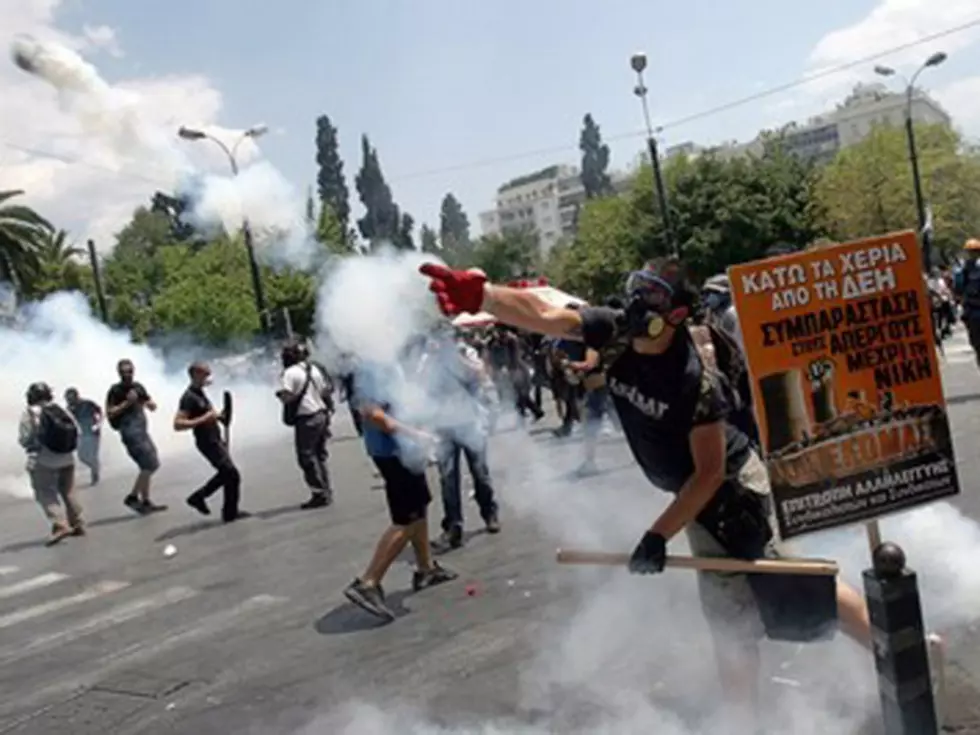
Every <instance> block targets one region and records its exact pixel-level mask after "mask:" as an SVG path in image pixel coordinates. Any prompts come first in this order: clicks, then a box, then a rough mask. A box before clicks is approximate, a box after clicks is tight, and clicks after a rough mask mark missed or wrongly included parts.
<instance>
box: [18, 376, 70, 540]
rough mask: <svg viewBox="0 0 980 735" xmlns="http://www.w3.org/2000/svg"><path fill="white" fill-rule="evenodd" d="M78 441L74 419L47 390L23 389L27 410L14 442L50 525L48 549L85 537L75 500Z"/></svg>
mask: <svg viewBox="0 0 980 735" xmlns="http://www.w3.org/2000/svg"><path fill="white" fill-rule="evenodd" d="M78 437H79V429H78V425H77V424H76V423H75V419H73V418H72V416H71V414H69V413H68V412H67V411H66V410H65V409H63V408H62V407H61V406H59V405H57V404H56V403H55V402H54V394H53V393H52V391H51V388H50V386H48V384H47V383H33V384H32V385H31V386H30V387H29V388H28V389H27V408H26V409H25V410H24V414H23V416H21V419H20V426H19V428H18V439H19V441H20V445H21V446H22V447H23V448H24V450H25V451H26V452H27V472H28V474H29V475H30V478H31V488H32V489H33V490H34V499H35V500H36V501H37V504H38V505H39V506H40V508H41V511H42V512H43V513H44V515H45V517H46V518H47V519H48V522H49V523H50V524H51V535H50V536H49V537H48V546H53V545H54V544H56V543H58V542H59V541H61V540H63V539H65V538H67V537H68V536H84V535H85V525H84V522H83V520H82V508H81V505H79V503H78V500H77V499H76V498H75V454H74V452H75V449H76V447H77V446H78ZM62 506H64V513H62Z"/></svg>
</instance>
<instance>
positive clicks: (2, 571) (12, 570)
mask: <svg viewBox="0 0 980 735" xmlns="http://www.w3.org/2000/svg"><path fill="white" fill-rule="evenodd" d="M19 571H20V567H0V577H6V576H7V575H8V574H16V573H17V572H19Z"/></svg>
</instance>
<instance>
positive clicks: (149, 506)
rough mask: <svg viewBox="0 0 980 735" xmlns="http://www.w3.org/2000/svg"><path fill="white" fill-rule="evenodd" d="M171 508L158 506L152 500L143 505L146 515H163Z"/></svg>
mask: <svg viewBox="0 0 980 735" xmlns="http://www.w3.org/2000/svg"><path fill="white" fill-rule="evenodd" d="M169 507H170V506H169V505H157V504H156V503H154V502H153V501H152V500H147V501H146V502H145V503H143V510H144V512H146V513H162V512H163V511H165V510H167V509H168V508H169Z"/></svg>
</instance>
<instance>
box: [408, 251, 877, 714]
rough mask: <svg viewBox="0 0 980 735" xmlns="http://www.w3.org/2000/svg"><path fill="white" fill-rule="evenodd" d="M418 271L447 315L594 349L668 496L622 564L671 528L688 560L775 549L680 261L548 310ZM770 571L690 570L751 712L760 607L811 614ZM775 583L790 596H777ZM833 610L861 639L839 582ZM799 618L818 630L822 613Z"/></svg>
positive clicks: (744, 442)
mask: <svg viewBox="0 0 980 735" xmlns="http://www.w3.org/2000/svg"><path fill="white" fill-rule="evenodd" d="M421 271H422V273H423V274H424V275H427V276H429V278H430V279H432V282H431V285H430V288H431V290H432V291H433V292H434V293H435V294H436V297H437V299H438V301H439V306H440V308H441V309H442V311H443V312H445V313H447V314H448V315H453V314H457V313H460V312H477V311H481V310H483V311H487V312H489V313H491V314H493V315H494V316H495V317H497V319H498V320H499V321H501V322H503V323H505V324H511V325H513V326H516V327H518V328H521V329H527V330H529V331H534V332H539V333H543V334H550V335H553V336H555V337H559V338H565V339H576V340H581V341H583V342H585V344H586V345H587V346H588V347H591V348H592V349H595V350H598V351H600V352H602V353H605V355H604V364H605V365H606V366H607V370H606V382H607V386H608V389H609V393H610V395H611V396H612V400H613V404H614V406H615V407H616V411H617V413H618V415H619V418H620V422H621V424H622V429H623V432H624V434H625V436H626V440H627V442H628V444H629V447H630V449H631V450H632V453H633V456H634V458H635V459H636V461H637V464H638V465H639V466H640V468H641V469H642V471H643V473H644V474H645V475H646V477H647V478H648V479H649V480H650V482H651V483H652V484H654V485H656V486H657V487H659V488H661V489H663V490H665V491H667V492H668V493H671V494H672V495H673V496H674V498H673V500H672V501H671V502H670V504H669V505H668V506H667V508H666V509H665V510H664V511H663V512H662V513H661V514H660V515H659V517H657V518H656V519H655V520H654V521H653V523H652V524H651V525H650V526H648V527H647V529H646V530H645V531H644V532H643V535H642V537H641V539H640V542H639V544H638V545H637V546H636V549H635V550H634V552H633V554H632V557H631V559H630V562H629V569H630V571H631V572H634V573H640V574H649V573H656V572H660V571H662V570H663V569H664V566H665V564H666V557H667V543H668V541H669V540H670V539H672V538H673V537H674V536H675V535H677V534H678V533H679V532H680V531H681V530H686V532H687V535H688V540H689V542H690V546H691V549H692V551H693V552H694V553H695V554H696V555H699V556H731V557H738V558H745V559H758V558H762V557H773V556H777V555H778V551H777V548H776V546H775V542H774V532H773V530H772V528H773V526H772V518H771V503H770V499H769V481H768V474H767V472H766V470H765V465H764V464H763V463H762V461H761V459H760V458H759V456H758V455H757V454H756V453H755V452H754V451H753V449H752V447H751V444H750V441H749V439H748V438H747V437H746V435H745V434H744V433H743V432H742V431H740V430H739V429H738V428H736V427H735V426H734V425H733V424H732V423H730V421H729V413H730V410H731V408H730V405H731V401H730V398H729V396H730V389H729V388H728V386H727V384H726V382H725V380H724V376H722V375H720V374H719V373H718V372H717V371H716V370H714V369H713V368H712V366H711V363H710V362H708V361H707V360H706V358H705V357H703V356H702V353H701V352H700V351H699V350H698V349H697V347H696V345H695V342H694V340H693V338H692V336H691V333H690V330H689V328H688V326H687V320H688V317H689V316H690V314H691V311H692V308H693V306H694V301H695V293H694V291H693V289H691V287H690V285H689V284H688V282H687V279H686V278H685V277H684V274H683V269H682V267H681V265H680V263H679V262H677V261H676V260H661V261H654V262H651V263H649V264H648V265H647V266H646V267H645V268H644V269H643V270H640V271H636V272H634V273H633V274H631V276H630V278H629V282H628V287H627V296H628V298H629V302H628V304H627V306H626V308H625V309H623V310H618V309H610V308H583V309H581V310H578V311H576V310H573V309H567V308H565V309H556V308H554V307H553V306H551V305H550V304H548V303H547V302H545V301H544V300H543V299H540V298H539V297H537V296H536V295H534V294H533V293H528V292H527V291H526V290H523V289H511V288H505V287H501V286H496V285H491V284H488V283H486V278H485V277H480V276H478V275H476V274H473V273H468V272H461V271H451V270H449V269H447V268H445V267H444V266H437V265H424V266H422V268H421ZM706 362H707V364H706ZM758 576H760V577H764V576H765V575H758ZM775 579H778V580H779V583H780V584H783V585H784V588H783V589H777V587H776V585H774V584H771V583H770V582H772V581H773V580H768V581H767V582H766V583H765V584H759V583H758V580H757V579H753V580H750V579H749V578H748V577H746V576H745V575H718V574H701V575H699V591H700V593H701V598H702V604H703V608H704V612H705V614H706V616H707V618H708V620H709V622H710V623H711V624H712V630H713V631H715V632H717V631H721V630H724V631H725V633H726V635H724V636H718V637H717V640H716V650H717V653H718V664H719V669H720V673H721V676H722V683H723V684H724V685H725V689H726V693H727V694H728V695H729V697H730V698H731V699H732V700H733V703H735V704H737V705H741V706H747V712H748V713H753V712H754V711H756V709H757V707H756V706H754V705H756V704H757V703H756V702H755V701H754V700H755V698H756V697H757V696H758V676H757V674H758V668H759V666H760V663H759V651H758V645H757V640H758V637H760V636H761V634H762V633H763V631H762V630H761V629H760V627H761V626H760V623H761V622H762V618H760V615H759V613H760V611H763V614H764V610H763V608H768V609H769V610H772V609H773V608H774V607H776V606H777V605H782V606H785V605H786V604H787V603H788V602H790V603H795V605H796V607H793V608H792V610H791V613H792V616H793V619H794V620H797V619H799V620H800V621H803V620H806V618H807V616H808V613H809V612H811V611H810V610H807V609H806V607H805V605H806V601H807V599H808V598H807V595H808V594H811V593H812V591H813V587H812V586H810V587H808V588H804V587H803V585H805V584H806V583H807V581H808V580H806V579H804V578H803V577H799V578H786V577H784V576H780V577H778V578H775ZM798 582H799V583H800V584H799V585H797V583H798ZM786 585H790V586H793V587H794V589H793V592H794V594H787V592H786V588H785V586H786ZM797 592H798V593H799V594H796V593H797ZM776 598H778V600H777V599H776ZM810 599H812V597H811V598H810ZM837 609H838V612H839V616H840V622H841V624H842V626H843V628H844V630H845V631H846V632H847V633H849V634H850V635H852V636H853V637H854V638H856V639H857V640H859V641H860V642H862V643H863V644H864V645H870V624H869V620H868V613H867V608H866V606H865V604H864V601H863V599H862V598H861V596H860V595H859V594H858V593H857V592H856V591H855V590H854V589H852V588H850V587H847V586H846V585H844V584H842V583H841V584H838V586H837ZM733 623H734V624H735V625H734V630H733ZM807 623H808V624H809V625H810V626H811V627H813V628H818V627H820V629H821V632H822V631H823V630H825V628H826V623H827V621H826V620H821V621H807ZM801 624H802V623H801ZM731 632H734V633H735V635H734V639H735V640H734V641H733V640H732V636H731V635H729V634H730V633H731ZM732 643H734V644H735V645H734V646H733V645H732ZM749 667H752V668H749ZM747 672H751V673H755V674H756V676H752V675H751V674H750V675H746V674H747ZM750 716H751V715H750Z"/></svg>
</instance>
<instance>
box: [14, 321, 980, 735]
mask: <svg viewBox="0 0 980 735" xmlns="http://www.w3.org/2000/svg"><path fill="white" fill-rule="evenodd" d="M947 362H948V365H947V367H946V370H945V372H946V381H947V387H948V392H949V394H950V397H951V403H952V408H951V411H952V416H953V421H954V425H955V429H956V433H957V449H958V452H959V457H960V461H961V473H962V478H963V481H964V485H965V487H966V490H967V492H966V493H965V495H964V497H963V498H961V499H960V500H959V501H958V505H959V506H960V508H961V509H962V510H963V511H964V512H965V513H967V514H969V515H970V516H972V517H973V518H978V517H980V499H978V498H977V496H976V493H975V490H974V488H975V482H974V481H973V479H972V478H974V477H977V473H978V472H980V461H978V459H977V454H978V453H977V452H976V450H975V448H974V447H973V446H972V445H973V442H974V438H973V437H975V436H977V429H978V428H980V426H977V425H976V424H977V423H978V422H980V420H978V418H977V412H976V406H977V404H976V403H975V402H974V401H975V399H978V398H980V375H977V371H976V369H975V367H974V365H973V362H972V356H971V355H969V354H968V353H965V352H964V351H963V348H962V339H961V338H958V342H957V344H954V345H952V346H951V347H950V349H949V350H948V357H947ZM337 433H338V438H337V440H336V441H334V442H333V444H332V460H331V462H332V464H331V467H332V470H333V474H334V479H335V484H336V487H337V502H336V503H335V505H334V506H333V507H331V508H329V509H324V510H317V511H312V512H309V511H307V512H304V511H299V510H298V507H297V506H298V504H299V502H301V501H302V500H303V499H304V494H305V492H304V490H303V489H302V487H301V483H300V481H299V475H298V471H297V470H296V468H295V466H294V464H293V459H292V455H291V450H290V447H289V443H288V441H287V438H286V437H285V436H284V437H283V440H282V441H277V442H274V443H270V444H268V445H265V446H260V447H237V450H238V451H237V453H238V455H239V457H238V458H239V462H240V465H241V467H242V470H243V473H244V475H245V478H246V486H245V489H244V493H245V497H246V501H247V503H246V504H247V507H249V508H250V509H251V510H253V511H256V512H257V517H256V518H254V519H251V520H249V521H245V522H242V523H240V524H234V525H231V526H223V525H222V524H220V522H214V521H203V522H202V520H201V519H199V517H197V516H195V515H194V514H193V513H192V512H191V511H189V510H188V509H186V508H184V507H182V499H183V497H184V495H186V493H187V491H188V490H189V489H190V488H191V487H192V486H193V485H195V484H196V483H198V482H199V481H200V480H202V479H203V478H204V476H205V475H206V469H205V467H204V466H203V463H202V461H200V460H198V459H197V458H196V457H195V456H193V455H182V456H176V457H169V458H165V459H166V462H165V468H164V469H163V470H162V471H161V473H160V476H159V478H158V482H157V486H156V495H157V497H158V499H160V500H163V501H166V502H170V503H171V505H172V506H173V507H172V509H171V510H170V511H169V512H168V513H165V514H161V515H158V516H153V517H150V518H137V517H134V516H132V515H131V514H130V513H129V512H128V511H126V510H125V509H124V508H123V507H122V505H121V498H122V495H123V494H124V492H125V489H126V485H127V483H128V482H129V479H130V478H129V477H128V476H127V475H126V474H121V475H118V474H117V475H112V474H111V473H110V476H109V477H108V478H107V480H106V481H105V482H104V483H103V485H102V486H100V487H98V488H93V489H87V488H86V489H83V499H84V501H85V506H86V511H87V514H88V516H89V519H90V521H91V535H90V536H89V537H88V538H85V539H70V540H68V541H66V542H65V543H64V544H62V545H60V546H58V547H55V548H53V549H47V548H44V547H43V546H42V545H41V544H40V543H39V542H38V536H39V534H41V533H43V531H44V528H43V524H42V521H41V519H40V516H39V515H38V513H37V510H36V508H35V507H34V506H33V505H32V504H30V503H23V502H21V503H4V504H3V505H2V506H0V692H3V693H4V696H3V697H2V698H0V733H3V734H4V735H6V734H8V733H9V734H11V735H13V734H16V735H27V734H28V733H30V734H36V735H61V734H62V733H66V734H67V733H71V734H72V735H88V734H89V733H92V734H94V733H106V732H112V733H114V734H118V735H137V734H140V735H150V734H152V735H156V734H158V733H188V734H193V735H210V734H212V733H213V734H215V735H217V734H218V733H222V734H224V733H229V732H241V733H246V734H247V735H253V734H254V735H272V734H273V733H276V734H278V733H290V734H292V733H303V734H304V735H307V734H309V735H312V733H321V732H322V733H344V732H350V733H389V732H390V733H396V732H397V733H406V732H420V733H421V732H426V733H428V732H432V730H429V727H433V728H434V727H435V726H437V725H444V726H451V727H453V728H456V727H465V726H467V725H471V726H473V727H476V726H484V725H486V723H488V722H491V723H494V724H495V725H496V726H498V727H499V728H500V729H501V730H502V731H507V732H513V731H528V730H527V728H531V729H532V730H533V731H534V732H559V731H560V732H575V731H580V732H601V731H608V732H616V733H620V732H625V733H630V732H644V731H656V732H658V733H666V734H667V735H671V734H672V733H677V734H678V735H681V734H684V735H693V733H695V732H698V731H699V730H697V729H681V728H680V726H679V725H678V726H677V729H674V728H675V724H676V718H677V717H681V718H684V719H685V720H686V721H688V722H689V723H697V722H698V721H699V720H703V719H704V717H705V716H706V713H710V710H711V702H712V701H713V696H714V690H713V688H712V685H711V682H712V681H713V676H712V663H711V662H712V659H711V652H710V648H709V644H708V642H707V641H708V636H707V631H706V629H705V627H704V624H703V622H702V619H701V616H700V613H699V611H698V607H697V602H696V597H695V589H694V584H693V579H692V577H691V576H690V575H689V574H688V573H686V572H670V573H668V574H665V575H663V576H662V577H661V578H659V579H657V580H652V581H650V582H645V581H644V582H638V581H636V580H635V579H632V578H630V577H628V575H625V574H621V573H618V572H615V571H610V570H604V569H598V570H597V569H586V570H570V569H560V568H557V567H556V565H555V564H554V563H553V562H552V558H553V551H554V548H555V546H556V545H558V544H559V543H566V544H571V543H577V544H578V545H582V546H594V547H606V548H613V549H615V548H621V547H624V546H628V545H630V544H631V542H632V541H633V540H634V537H635V536H636V534H637V529H638V528H642V526H643V524H645V523H646V519H647V518H649V517H650V516H651V515H652V513H653V512H655V510H656V507H655V506H656V504H657V503H660V502H662V499H661V498H658V497H657V496H656V495H654V494H652V493H651V492H650V491H649V490H648V489H647V488H646V487H645V485H644V483H643V481H642V479H641V478H640V477H639V475H638V473H637V472H636V470H635V469H634V468H633V467H632V466H631V463H630V462H629V458H628V456H627V454H626V451H625V449H624V447H623V445H622V443H621V442H620V441H619V440H617V439H616V438H614V437H609V438H607V439H605V440H604V443H603V446H602V450H601V455H600V458H601V464H602V466H603V470H604V471H603V474H602V475H600V476H599V477H597V478H594V479H591V480H588V481H586V480H578V479H576V478H575V477H574V476H573V475H572V474H571V470H572V469H573V468H574V467H575V465H576V463H577V461H578V460H579V458H580V444H578V443H577V441H576V440H574V439H572V440H570V441H566V442H559V441H557V440H555V439H553V438H551V437H550V435H549V434H548V432H547V431H545V430H544V428H543V427H542V428H535V429H532V430H531V431H530V432H528V431H526V430H514V431H507V432H504V433H503V434H501V435H500V436H499V437H498V438H497V439H495V441H494V445H493V453H492V463H493V466H494V474H495V477H496V480H497V482H498V485H499V488H500V494H501V497H502V500H503V507H504V513H503V520H504V523H505V528H504V532H503V533H502V534H501V535H500V536H496V537H489V536H486V535H484V534H481V533H475V534H473V535H472V537H471V538H470V539H469V541H468V543H467V546H466V547H465V548H464V549H463V550H461V551H459V552H454V553H453V554H451V555H448V556H446V557H445V558H444V563H445V564H446V565H449V566H452V567H453V568H455V569H457V570H458V571H459V572H460V573H461V579H460V581H459V582H457V583H454V584H450V585H446V586H444V587H441V588H437V589H434V590H429V591H426V592H424V593H422V594H419V595H411V594H406V592H405V590H406V588H407V587H408V578H409V575H410V567H409V566H408V564H407V562H406V563H399V564H398V565H396V567H395V568H393V570H392V572H391V577H390V579H389V580H388V582H387V587H388V590H389V597H390V598H391V599H392V601H393V603H394V605H395V606H396V607H397V609H398V611H399V619H398V620H397V621H396V622H395V623H393V624H391V625H388V626H383V627H379V626H378V625H377V624H376V623H375V622H374V621H373V620H372V619H370V618H367V617H365V616H364V615H363V614H362V613H360V612H359V611H357V610H354V609H351V608H350V607H349V606H348V605H347V604H345V603H344V602H343V598H342V597H341V594H340V591H341V589H342V588H343V586H344V585H345V584H346V583H347V582H348V581H349V580H350V579H351V578H352V577H353V576H355V575H356V574H358V573H359V572H360V571H361V567H362V565H363V564H364V563H365V562H366V560H367V558H368V555H369V554H370V552H371V548H372V546H373V544H374V541H375V539H376V536H377V534H378V532H379V531H380V530H381V529H382V528H383V527H384V526H385V524H386V517H385V512H384V504H383V498H382V497H381V495H380V493H379V492H378V491H377V489H375V488H372V477H371V472H370V467H369V465H368V462H367V460H366V458H365V457H364V454H363V451H362V448H361V446H360V444H359V442H357V441H356V440H353V439H352V438H351V436H350V430H349V426H348V425H347V424H346V422H345V421H344V420H343V419H342V420H341V421H340V425H339V427H338V432H337ZM468 510H469V511H470V512H471V518H473V519H474V520H476V513H475V508H472V507H468ZM947 511H948V513H953V511H952V510H949V509H947ZM947 511H943V512H947ZM432 515H433V517H435V518H438V516H439V513H438V510H437V508H436V507H435V506H434V512H433V514H432ZM930 517H931V516H930ZM937 517H939V518H946V517H947V516H944V515H941V514H940V515H939V516H937ZM902 523H903V521H902V519H899V520H898V521H896V522H895V524H892V526H886V528H896V529H898V530H897V531H896V533H898V532H900V531H901V530H902V529H903V528H906V527H905V526H903V525H901V524H902ZM896 524H897V525H896ZM474 529H476V526H474ZM942 531H943V529H942V528H940V529H939V536H940V537H941V536H942ZM960 531H963V529H962V528H960ZM845 533H848V534H850V536H847V540H848V541H849V542H855V543H856V544H857V547H858V548H860V547H861V540H860V533H859V532H857V531H847V532H845ZM963 533H967V534H968V533H969V527H968V528H967V529H966V531H963ZM961 536H962V533H961ZM912 541H914V540H912ZM912 541H910V543H911V542H912ZM168 543H173V544H175V545H176V546H177V547H178V549H179V553H178V554H177V556H176V557H174V558H172V559H167V558H165V557H164V556H163V555H162V553H161V552H162V549H163V547H164V546H165V545H166V544H168ZM820 543H824V542H820ZM827 543H829V542H827ZM834 543H837V542H836V541H835V542H834ZM963 543H966V544H969V543H971V541H970V538H967V540H966V541H964V542H963ZM972 543H975V545H974V547H973V548H977V547H980V531H978V532H977V537H976V539H974V541H973V542H972ZM818 546H819V543H818ZM920 546H921V545H920ZM961 546H962V544H961ZM957 548H960V547H957ZM909 549H910V559H911V561H912V563H913V564H915V565H916V567H917V568H918V569H919V570H920V572H921V573H922V575H923V581H924V584H925V582H926V581H927V579H939V578H940V577H939V574H940V571H938V570H939V569H940V568H941V566H942V565H943V564H946V563H947V562H950V561H952V560H950V559H946V558H940V561H935V562H934V561H933V559H932V558H931V557H930V558H929V559H928V560H926V559H925V558H924V557H925V552H924V551H923V550H922V549H921V547H916V546H915V544H914V543H912V545H911V546H910V547H909ZM937 553H939V552H938V550H937ZM956 561H957V562H958V563H959V561H960V560H956ZM861 563H862V560H861V559H860V558H858V559H856V560H855V561H854V562H853V563H852V564H850V567H851V568H850V569H849V572H850V573H851V574H852V576H853V574H855V573H857V572H859V571H860V565H861ZM933 570H937V571H935V572H934V571H933ZM943 579H945V578H943ZM972 579H973V580H976V586H975V587H969V586H967V587H966V588H965V589H959V591H958V592H957V594H956V596H955V598H956V600H957V601H963V604H957V605H956V609H954V610H952V611H950V610H949V609H948V608H947V607H943V606H942V605H941V604H940V603H941V602H942V601H943V599H944V595H943V592H942V590H940V591H939V592H937V593H935V594H933V593H931V592H930V594H931V595H932V596H931V597H929V599H927V600H926V605H927V609H928V608H930V606H931V607H932V609H935V610H936V611H937V614H936V619H937V620H941V622H943V623H944V624H948V626H949V627H948V629H946V630H945V632H946V633H947V634H948V635H949V636H950V638H951V641H952V644H953V645H952V649H953V650H952V651H951V654H952V658H953V661H952V663H951V665H950V667H949V671H950V686H951V690H952V693H953V701H952V703H951V713H950V720H951V723H952V724H953V725H954V726H955V727H956V728H958V731H959V732H963V733H980V711H978V709H977V707H978V703H980V640H978V638H977V635H978V634H977V632H976V631H975V630H974V629H972V628H971V627H970V624H971V622H972V618H973V617H974V616H975V617H976V618H980V606H977V605H975V604H974V605H973V606H972V609H970V607H971V606H970V605H969V604H968V603H969V600H970V599H971V598H970V595H971V594H972V595H973V597H972V600H973V601H978V600H980V579H978V578H977V577H976V575H975V574H974V577H973V578H972ZM971 583H972V582H971V580H967V581H966V582H965V583H964V584H967V585H969V584H971ZM961 586H962V585H961ZM467 590H469V592H472V594H468V592H467ZM765 656H766V661H767V666H768V671H769V674H770V680H769V682H768V686H769V689H770V691H771V693H772V695H773V696H772V702H773V705H772V709H773V712H774V715H773V716H774V720H775V721H776V722H778V723H779V726H778V731H781V732H795V733H800V734H801V735H809V734H810V733H814V735H815V734H816V733H818V732H821V733H822V732H841V733H848V732H855V733H856V732H862V733H863V732H867V733H873V732H876V729H875V727H874V725H873V722H874V711H875V691H874V680H873V676H872V671H871V663H870V662H869V661H868V660H867V658H866V656H863V655H862V654H861V653H860V652H858V651H857V650H855V649H854V647H852V646H851V645H850V644H848V643H847V642H844V641H841V642H835V643H834V644H831V645H827V646H819V647H806V648H803V647H789V646H783V645H771V646H769V647H768V648H767V650H766V651H765ZM691 727H694V725H691ZM345 728H346V729H345ZM521 728H524V729H523V730H522V729H521ZM706 731H708V730H706ZM711 731H718V732H728V731H730V729H726V727H725V726H724V725H722V726H721V727H720V729H719V727H718V726H717V725H716V726H715V729H713V730H711Z"/></svg>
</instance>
